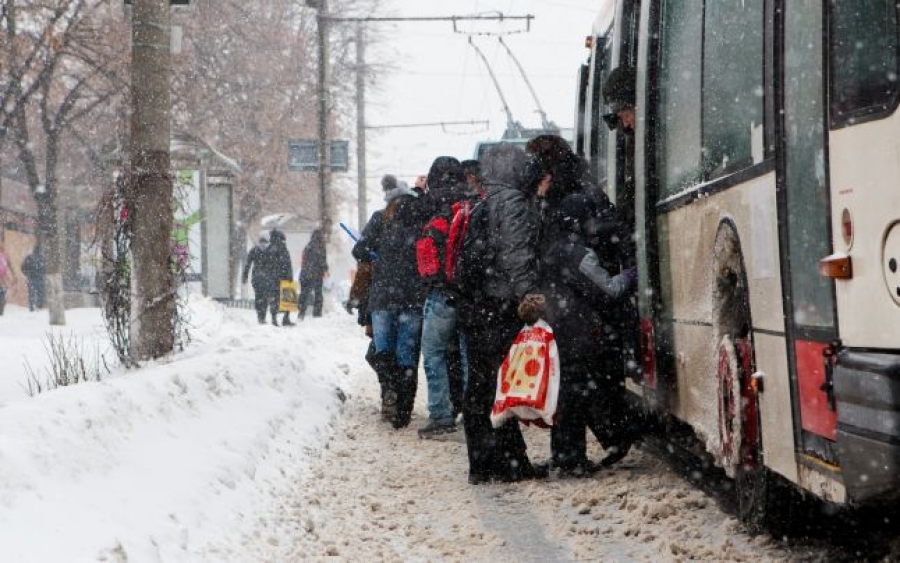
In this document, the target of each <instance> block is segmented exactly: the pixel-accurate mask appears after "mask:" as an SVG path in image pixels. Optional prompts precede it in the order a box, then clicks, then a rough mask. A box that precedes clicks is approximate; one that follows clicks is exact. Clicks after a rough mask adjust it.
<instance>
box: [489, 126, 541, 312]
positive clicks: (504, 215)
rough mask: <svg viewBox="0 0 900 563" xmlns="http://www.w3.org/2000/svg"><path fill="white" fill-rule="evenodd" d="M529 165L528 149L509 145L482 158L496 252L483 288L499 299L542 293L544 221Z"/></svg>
mask: <svg viewBox="0 0 900 563" xmlns="http://www.w3.org/2000/svg"><path fill="white" fill-rule="evenodd" d="M527 164H528V156H527V155H526V154H525V151H523V150H522V149H520V148H519V147H517V146H515V145H512V144H509V143H501V144H500V145H497V146H495V147H492V148H491V149H489V150H488V151H487V152H486V153H485V155H484V156H483V157H482V161H481V169H482V174H483V176H484V188H485V191H486V198H485V201H486V203H487V206H488V215H489V229H490V235H489V236H490V242H491V250H492V252H491V254H492V255H493V260H492V263H491V266H490V268H489V269H488V272H487V276H486V280H487V281H486V286H487V287H485V288H484V289H485V293H486V294H487V295H488V296H489V297H491V298H493V299H496V300H499V301H513V302H518V301H520V300H521V299H522V297H524V296H525V295H526V294H529V293H537V292H538V291H539V290H538V288H539V285H538V256H537V254H538V252H537V251H538V239H539V237H540V230H541V227H540V224H541V220H540V215H539V214H538V212H537V210H536V209H535V208H534V207H533V206H532V205H531V195H532V194H528V193H526V190H527V189H529V186H526V184H527V183H528V182H527V181H526V168H527Z"/></svg>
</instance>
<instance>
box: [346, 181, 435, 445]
mask: <svg viewBox="0 0 900 563" xmlns="http://www.w3.org/2000/svg"><path fill="white" fill-rule="evenodd" d="M381 184H382V187H383V188H384V199H385V202H386V203H387V205H386V207H385V208H384V210H383V211H381V212H376V213H375V214H373V215H372V218H371V219H369V222H368V223H367V224H366V226H365V227H364V228H363V232H362V236H360V239H359V241H358V242H357V243H356V245H355V246H354V247H353V257H354V258H356V259H357V260H359V261H360V262H371V263H372V265H373V272H372V283H371V286H370V288H369V300H368V304H367V308H368V313H370V314H371V316H372V332H373V335H372V341H373V344H374V347H375V353H374V354H372V356H371V358H372V360H371V362H370V363H371V364H372V367H373V368H374V369H375V372H376V373H377V374H378V381H379V383H380V384H381V391H382V393H381V398H382V406H381V412H382V417H384V418H385V419H386V420H389V421H390V422H391V424H392V425H393V427H394V428H397V429H400V428H404V427H406V426H408V425H409V422H410V417H411V416H412V410H413V404H414V402H415V398H416V386H417V383H418V375H417V371H418V366H419V347H420V339H421V333H422V305H423V304H424V302H425V288H424V286H423V285H422V283H421V282H420V280H419V274H418V272H417V271H416V251H415V242H416V237H417V236H418V234H419V232H421V230H422V226H423V222H422V219H421V211H420V208H419V199H418V198H419V196H418V195H417V194H416V192H414V191H413V190H412V189H410V188H409V187H408V186H407V185H406V184H405V183H404V182H401V181H398V180H397V179H396V178H395V177H394V176H391V175H386V176H384V178H382V181H381Z"/></svg>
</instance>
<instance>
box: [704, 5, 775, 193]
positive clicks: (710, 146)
mask: <svg viewBox="0 0 900 563" xmlns="http://www.w3.org/2000/svg"><path fill="white" fill-rule="evenodd" d="M763 18H764V14H763V2H745V1H744V0H714V1H707V2H706V22H705V26H704V27H705V29H704V32H703V33H704V35H703V36H704V42H705V43H704V47H703V49H704V57H703V65H704V67H703V147H704V150H703V160H704V166H703V168H704V169H705V171H706V172H707V173H708V177H707V179H711V178H715V177H718V176H722V175H723V174H727V173H730V172H731V171H734V170H739V169H741V168H746V167H747V166H749V165H751V164H753V162H754V160H761V159H762V154H761V153H762V150H761V148H762V147H761V146H760V147H759V148H758V152H757V154H756V155H755V156H756V157H757V158H756V159H754V158H753V157H754V154H753V148H752V138H753V136H754V133H756V132H760V136H759V139H760V141H761V140H762V136H761V131H762V129H761V128H762V124H763V27H764V19H763Z"/></svg>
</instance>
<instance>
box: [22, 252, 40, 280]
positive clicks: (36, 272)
mask: <svg viewBox="0 0 900 563" xmlns="http://www.w3.org/2000/svg"><path fill="white" fill-rule="evenodd" d="M22 273H23V274H24V275H25V277H26V278H28V283H30V284H35V283H41V282H43V281H44V255H43V254H41V253H40V252H32V253H31V254H29V255H28V256H26V257H25V260H23V261H22Z"/></svg>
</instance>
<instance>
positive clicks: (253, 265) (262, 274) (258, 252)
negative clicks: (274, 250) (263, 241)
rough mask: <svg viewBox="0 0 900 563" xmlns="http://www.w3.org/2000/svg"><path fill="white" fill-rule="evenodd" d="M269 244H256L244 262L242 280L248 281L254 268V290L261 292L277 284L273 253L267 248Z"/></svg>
mask: <svg viewBox="0 0 900 563" xmlns="http://www.w3.org/2000/svg"><path fill="white" fill-rule="evenodd" d="M268 248H269V247H268V246H265V247H263V246H260V245H258V244H257V245H256V246H254V247H253V248H251V249H250V252H249V253H248V254H247V261H246V263H244V271H243V273H242V274H241V280H243V282H244V283H247V278H248V277H250V270H251V269H252V270H253V290H254V291H256V292H257V293H259V292H260V291H262V290H266V289H271V288H273V287H274V286H275V282H276V281H277V280H276V279H275V268H274V264H273V263H272V255H270V254H269V253H268V252H267V250H268Z"/></svg>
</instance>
